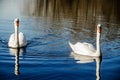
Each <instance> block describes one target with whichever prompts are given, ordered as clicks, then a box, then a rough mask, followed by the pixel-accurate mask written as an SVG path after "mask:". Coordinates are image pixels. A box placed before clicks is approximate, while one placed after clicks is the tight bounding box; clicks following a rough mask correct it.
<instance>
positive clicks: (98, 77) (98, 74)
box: [71, 52, 102, 80]
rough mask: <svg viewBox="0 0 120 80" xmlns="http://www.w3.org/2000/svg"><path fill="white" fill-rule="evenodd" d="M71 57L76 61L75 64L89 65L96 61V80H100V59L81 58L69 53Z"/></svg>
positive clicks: (81, 56)
mask: <svg viewBox="0 0 120 80" xmlns="http://www.w3.org/2000/svg"><path fill="white" fill-rule="evenodd" d="M71 56H72V57H73V58H74V59H75V60H77V63H81V64H83V63H84V64H85V63H91V62H94V61H96V80H100V77H101V76H100V65H101V61H102V57H91V56H83V55H79V54H76V53H74V52H71Z"/></svg>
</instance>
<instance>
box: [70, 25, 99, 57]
mask: <svg viewBox="0 0 120 80" xmlns="http://www.w3.org/2000/svg"><path fill="white" fill-rule="evenodd" d="M100 36H101V24H98V25H97V37H96V49H95V48H94V47H93V45H92V44H90V43H86V42H83V43H80V42H77V43H76V44H72V43H70V42H69V45H70V47H71V48H72V50H73V52H74V53H77V54H80V55H86V56H95V57H99V56H101V52H100Z"/></svg>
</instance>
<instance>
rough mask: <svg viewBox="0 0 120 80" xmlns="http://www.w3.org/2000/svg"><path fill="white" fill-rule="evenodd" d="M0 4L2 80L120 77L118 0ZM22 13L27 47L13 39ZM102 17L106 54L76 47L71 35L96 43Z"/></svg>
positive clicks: (36, 0)
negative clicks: (11, 41)
mask: <svg viewBox="0 0 120 80" xmlns="http://www.w3.org/2000/svg"><path fill="white" fill-rule="evenodd" d="M105 4H107V5H105ZM61 5H62V6H61ZM0 10H1V11H0V80H99V79H100V80H106V79H108V80H119V79H120V77H119V76H120V74H119V73H120V32H119V31H120V22H119V13H120V12H119V1H118V0H110V1H109V3H108V1H107V0H96V1H94V2H93V1H90V2H88V1H85V0H73V1H71V0H70V1H68V0H64V1H60V0H51V1H48V0H25V1H24V0H21V1H19V0H9V2H8V1H7V0H1V1H0ZM16 17H19V19H20V27H19V28H20V31H21V32H23V33H24V34H25V35H26V38H27V42H28V45H27V47H26V48H25V49H20V50H16V49H10V48H8V45H7V44H8V40H9V36H10V34H12V33H13V32H14V27H13V26H14V25H13V20H14V18H16ZM98 23H101V24H102V38H101V49H102V58H92V57H85V56H84V57H83V56H80V55H77V54H74V53H71V51H72V50H71V48H70V47H69V45H68V41H71V42H73V43H75V42H77V41H81V42H84V41H85V42H90V43H92V44H93V45H94V46H95V40H96V25H97V24H98Z"/></svg>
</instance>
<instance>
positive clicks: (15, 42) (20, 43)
mask: <svg viewBox="0 0 120 80" xmlns="http://www.w3.org/2000/svg"><path fill="white" fill-rule="evenodd" d="M14 27H15V33H13V34H12V35H11V36H10V38H9V42H8V47H11V48H21V47H25V46H26V45H27V41H26V39H25V36H24V34H23V33H22V32H20V33H19V19H18V18H16V19H15V20H14Z"/></svg>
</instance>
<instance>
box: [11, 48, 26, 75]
mask: <svg viewBox="0 0 120 80" xmlns="http://www.w3.org/2000/svg"><path fill="white" fill-rule="evenodd" d="M9 51H10V54H11V55H14V56H15V75H19V74H20V71H19V56H20V55H23V53H24V52H25V49H24V48H16V49H13V48H9Z"/></svg>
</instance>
